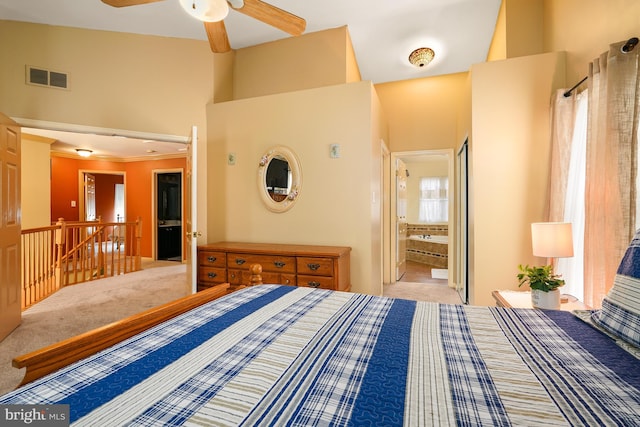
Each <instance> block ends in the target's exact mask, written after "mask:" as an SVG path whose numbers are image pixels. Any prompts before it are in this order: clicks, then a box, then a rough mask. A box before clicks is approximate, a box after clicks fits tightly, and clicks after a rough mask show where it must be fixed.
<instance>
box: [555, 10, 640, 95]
mask: <svg viewBox="0 0 640 427" xmlns="http://www.w3.org/2000/svg"><path fill="white" fill-rule="evenodd" d="M543 1H544V24H545V27H544V49H545V51H547V52H553V51H566V52H567V76H566V77H567V84H568V86H569V87H571V86H573V85H574V84H575V83H578V82H579V81H580V80H581V79H582V78H583V77H584V76H586V75H587V73H588V70H589V67H588V64H589V62H591V61H593V60H594V59H595V58H597V57H598V56H599V55H600V54H601V53H602V52H604V51H606V50H608V49H609V45H610V44H611V43H615V42H618V41H622V40H628V39H629V38H631V37H640V1H638V0H607V1H602V0H562V1H558V0H543Z"/></svg>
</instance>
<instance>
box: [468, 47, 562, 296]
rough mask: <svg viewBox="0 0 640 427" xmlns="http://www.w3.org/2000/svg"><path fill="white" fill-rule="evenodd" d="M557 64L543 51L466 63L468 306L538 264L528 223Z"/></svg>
mask: <svg viewBox="0 0 640 427" xmlns="http://www.w3.org/2000/svg"><path fill="white" fill-rule="evenodd" d="M564 65H565V63H564V55H563V54H556V53H549V54H543V55H534V56H526V57H520V58H515V59H507V60H504V61H494V62H487V63H483V64H477V65H474V66H473V67H472V70H471V75H472V112H473V131H472V134H473V138H472V141H471V147H472V149H473V154H472V157H471V159H472V160H471V161H472V163H473V166H472V168H473V172H472V176H471V186H472V191H473V207H472V210H473V216H472V218H471V227H472V233H471V236H470V238H471V239H472V241H473V248H474V251H473V253H472V255H471V257H472V258H473V269H474V270H473V274H472V275H471V277H470V281H471V283H470V294H469V296H470V302H471V303H472V304H476V305H493V304H494V301H493V299H492V298H491V291H492V290H494V289H517V287H518V284H517V280H516V274H517V273H518V269H517V267H518V265H519V264H526V263H529V264H534V263H535V262H536V261H537V260H536V259H535V258H533V255H532V254H531V237H530V235H531V232H530V224H531V223H532V222H536V221H542V220H544V217H543V216H544V213H545V206H546V204H547V187H548V170H549V157H550V143H549V96H550V94H551V93H553V91H554V90H555V89H557V88H559V87H562V85H563V84H564Z"/></svg>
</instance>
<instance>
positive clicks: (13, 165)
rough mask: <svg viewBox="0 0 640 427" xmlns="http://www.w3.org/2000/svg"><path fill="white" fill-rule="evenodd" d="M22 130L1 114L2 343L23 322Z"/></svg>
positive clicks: (0, 280) (0, 310) (0, 290)
mask: <svg viewBox="0 0 640 427" xmlns="http://www.w3.org/2000/svg"><path fill="white" fill-rule="evenodd" d="M20 231H21V227H20V127H18V125H17V124H16V123H15V122H13V120H11V119H9V118H8V117H7V116H5V115H3V114H0V260H2V266H0V341H1V340H2V339H3V338H5V337H6V336H7V335H9V334H10V333H11V331H13V330H14V329H15V328H16V327H17V326H18V325H19V324H20V320H21V304H22V299H21V292H20V287H21V284H20V246H21V245H20V243H21V240H20Z"/></svg>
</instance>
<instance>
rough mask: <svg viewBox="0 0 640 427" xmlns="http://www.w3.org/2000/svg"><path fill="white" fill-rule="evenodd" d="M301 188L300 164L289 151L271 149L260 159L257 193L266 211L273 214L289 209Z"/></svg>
mask: <svg viewBox="0 0 640 427" xmlns="http://www.w3.org/2000/svg"><path fill="white" fill-rule="evenodd" d="M301 186H302V173H301V170H300V163H299V162H298V158H297V157H296V155H295V154H294V153H293V151H291V149H289V148H287V147H284V146H277V147H273V148H271V149H269V151H267V152H266V153H265V154H264V155H263V156H262V157H261V158H260V163H259V165H258V192H259V193H260V197H261V198H262V201H263V202H264V204H265V206H266V207H267V209H269V210H270V211H273V212H284V211H287V210H289V209H291V207H292V206H293V204H294V203H295V202H296V200H298V197H299V195H300V188H301Z"/></svg>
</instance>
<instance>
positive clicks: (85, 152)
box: [76, 148, 93, 157]
mask: <svg viewBox="0 0 640 427" xmlns="http://www.w3.org/2000/svg"><path fill="white" fill-rule="evenodd" d="M76 153H78V156H80V157H89V156H90V155H91V153H93V151H91V150H89V149H87V148H76Z"/></svg>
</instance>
